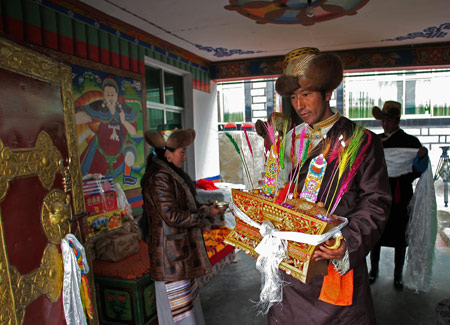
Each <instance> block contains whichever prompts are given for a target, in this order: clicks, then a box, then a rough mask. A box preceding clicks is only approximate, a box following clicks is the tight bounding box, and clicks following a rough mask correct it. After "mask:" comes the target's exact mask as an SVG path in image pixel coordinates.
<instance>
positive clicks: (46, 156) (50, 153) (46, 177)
mask: <svg viewBox="0 0 450 325" xmlns="http://www.w3.org/2000/svg"><path fill="white" fill-rule="evenodd" d="M61 161H62V155H61V153H60V152H59V151H58V149H57V148H56V147H55V146H54V145H53V143H52V139H51V138H50V136H49V135H48V134H47V133H46V132H45V131H41V132H40V133H39V136H38V138H37V140H36V147H34V148H32V149H11V148H8V147H5V146H4V145H3V142H2V140H1V139H0V168H1V169H0V184H1V185H0V202H1V201H3V199H4V198H5V197H6V194H7V193H8V188H9V182H10V181H12V180H14V179H15V178H18V177H26V176H33V175H37V176H39V180H40V181H41V184H42V186H43V187H44V188H46V189H50V188H52V186H53V183H54V181H55V174H56V173H57V172H61V171H62V170H61V166H62V163H61Z"/></svg>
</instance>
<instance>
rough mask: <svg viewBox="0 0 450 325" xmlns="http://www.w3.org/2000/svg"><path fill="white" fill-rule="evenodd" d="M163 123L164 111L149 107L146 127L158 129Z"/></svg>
mask: <svg viewBox="0 0 450 325" xmlns="http://www.w3.org/2000/svg"><path fill="white" fill-rule="evenodd" d="M163 124H164V111H163V110H161V109H153V108H150V109H149V110H148V127H149V129H150V130H159V129H160V128H161V126H162V125H163Z"/></svg>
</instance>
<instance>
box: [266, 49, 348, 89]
mask: <svg viewBox="0 0 450 325" xmlns="http://www.w3.org/2000/svg"><path fill="white" fill-rule="evenodd" d="M343 73H344V68H343V64H342V61H341V59H340V58H339V56H337V55H336V54H332V53H323V54H322V53H320V52H319V50H318V49H315V48H309V47H306V48H300V49H297V50H294V51H291V52H289V53H288V55H286V57H285V59H284V69H283V75H281V76H280V77H279V78H278V80H277V82H276V84H275V88H276V90H277V92H278V93H279V94H280V95H281V96H289V95H291V94H292V93H293V92H294V91H295V90H296V89H298V88H304V89H309V90H315V91H333V90H334V89H336V88H337V87H338V86H339V84H340V83H341V81H342V78H343Z"/></svg>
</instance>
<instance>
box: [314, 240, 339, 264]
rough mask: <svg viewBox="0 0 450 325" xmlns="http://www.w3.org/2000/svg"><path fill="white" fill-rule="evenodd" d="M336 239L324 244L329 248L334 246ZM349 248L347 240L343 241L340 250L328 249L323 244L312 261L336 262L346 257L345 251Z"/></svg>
mask: <svg viewBox="0 0 450 325" xmlns="http://www.w3.org/2000/svg"><path fill="white" fill-rule="evenodd" d="M334 241H335V239H328V240H327V241H326V242H325V243H324V244H326V245H328V246H333V244H334ZM346 248H347V244H346V243H345V240H341V246H339V248H338V249H328V248H326V247H325V246H324V245H323V244H321V245H320V246H319V248H318V249H317V250H316V251H315V252H314V254H313V256H312V259H313V261H320V260H334V259H337V260H339V259H341V258H343V257H344V255H345V249H346Z"/></svg>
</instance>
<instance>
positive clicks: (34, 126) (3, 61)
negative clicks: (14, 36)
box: [0, 39, 85, 325]
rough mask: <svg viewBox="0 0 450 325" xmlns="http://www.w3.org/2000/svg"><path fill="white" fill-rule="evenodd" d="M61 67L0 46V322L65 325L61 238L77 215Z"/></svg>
mask: <svg viewBox="0 0 450 325" xmlns="http://www.w3.org/2000/svg"><path fill="white" fill-rule="evenodd" d="M71 87H72V86H71V71H70V68H69V67H68V66H66V65H63V64H61V63H59V62H56V61H54V60H51V59H49V58H48V57H46V56H43V55H40V54H37V53H35V52H34V51H31V50H29V49H26V48H23V47H20V46H18V45H16V44H14V43H11V42H9V41H6V40H4V39H0V98H1V100H0V217H1V218H0V245H1V251H0V279H1V281H0V292H2V297H1V298H2V299H0V323H8V324H58V325H59V324H65V318H64V311H63V304H62V286H63V274H64V272H63V264H62V257H61V250H60V242H61V238H63V237H64V236H65V235H66V234H68V233H70V232H72V233H77V229H76V223H74V222H73V221H72V220H73V216H75V215H78V214H81V213H82V212H84V209H85V207H84V202H83V197H82V186H81V174H80V166H79V159H78V153H77V146H76V135H75V129H74V115H73V102H72V99H71V97H72V96H71V89H72V88H71Z"/></svg>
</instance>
